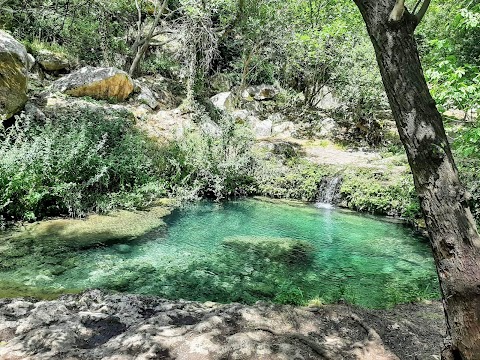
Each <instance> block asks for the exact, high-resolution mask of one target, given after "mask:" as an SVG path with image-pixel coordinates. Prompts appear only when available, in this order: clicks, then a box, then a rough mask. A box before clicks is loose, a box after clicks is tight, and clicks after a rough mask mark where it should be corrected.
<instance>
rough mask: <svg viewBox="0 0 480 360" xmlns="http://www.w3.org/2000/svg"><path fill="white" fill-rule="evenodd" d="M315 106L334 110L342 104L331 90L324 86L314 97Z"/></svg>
mask: <svg viewBox="0 0 480 360" xmlns="http://www.w3.org/2000/svg"><path fill="white" fill-rule="evenodd" d="M315 103H316V104H317V105H316V107H317V108H318V109H321V110H335V109H338V108H340V107H341V106H342V103H341V102H340V100H339V99H338V98H337V97H335V95H334V93H333V90H332V89H331V88H329V87H328V86H324V87H323V88H322V89H321V90H320V92H319V94H318V95H317V96H316V97H315Z"/></svg>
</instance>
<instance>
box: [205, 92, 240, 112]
mask: <svg viewBox="0 0 480 360" xmlns="http://www.w3.org/2000/svg"><path fill="white" fill-rule="evenodd" d="M210 101H211V102H212V104H213V105H214V106H215V107H216V108H217V109H220V110H233V109H234V108H235V100H234V97H233V94H232V93H231V92H230V91H227V92H223V93H220V94H217V95H215V96H212V97H211V98H210Z"/></svg>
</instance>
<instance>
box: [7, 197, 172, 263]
mask: <svg viewBox="0 0 480 360" xmlns="http://www.w3.org/2000/svg"><path fill="white" fill-rule="evenodd" d="M169 213H170V210H169V208H167V207H164V206H158V207H153V208H151V209H149V210H148V211H126V210H120V211H115V212H112V213H111V214H108V215H90V216H89V217H87V218H86V219H55V220H47V221H41V222H38V223H34V224H29V225H27V226H26V227H25V228H24V229H23V231H19V232H15V233H13V234H12V235H11V236H10V241H11V242H12V243H15V241H23V242H25V241H26V240H33V241H34V242H35V243H38V244H41V246H42V247H49V248H53V247H55V246H58V245H66V246H68V247H73V248H85V247H89V246H92V245H95V244H100V243H103V244H105V243H113V242H120V241H128V240H132V239H135V238H137V237H139V236H145V235H148V234H149V233H151V232H155V231H157V230H159V228H162V227H163V225H164V224H163V221H162V220H161V218H162V217H164V216H165V215H168V214H169ZM0 241H1V239H0ZM123 250H125V249H123ZM11 251H12V252H13V249H12V250H11ZM17 252H19V253H20V254H19V255H18V256H22V251H17ZM12 256H15V255H14V254H13V253H12Z"/></svg>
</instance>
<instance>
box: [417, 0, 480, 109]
mask: <svg viewBox="0 0 480 360" xmlns="http://www.w3.org/2000/svg"><path fill="white" fill-rule="evenodd" d="M420 36H421V39H420V40H421V43H422V44H423V60H424V64H425V65H426V71H425V75H426V77H427V80H428V81H429V83H430V85H431V92H432V95H433V96H434V98H435V100H436V101H437V102H438V103H439V105H440V106H441V110H443V109H450V108H457V109H465V110H468V109H472V108H476V107H478V106H479V104H480V75H479V74H480V46H478V44H479V43H480V4H478V3H475V2H473V1H465V0H462V1H456V2H453V1H446V2H444V3H435V4H432V6H431V7H430V9H429V11H428V12H427V16H426V18H425V22H424V24H422V27H421V34H420Z"/></svg>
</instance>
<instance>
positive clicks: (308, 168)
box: [255, 158, 333, 201]
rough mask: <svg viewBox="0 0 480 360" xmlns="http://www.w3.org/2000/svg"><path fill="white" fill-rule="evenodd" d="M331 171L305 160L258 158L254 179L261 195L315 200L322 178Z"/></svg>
mask: <svg viewBox="0 0 480 360" xmlns="http://www.w3.org/2000/svg"><path fill="white" fill-rule="evenodd" d="M332 171H333V169H331V168H328V167H322V166H318V165H315V164H312V163H311V162H309V161H306V160H300V159H291V160H288V161H287V162H286V163H285V164H283V163H282V161H281V160H279V159H275V158H270V159H263V160H259V165H258V166H257V167H256V168H255V181H256V186H257V191H258V193H259V194H261V195H265V196H269V197H274V198H287V199H299V200H304V201H315V200H316V197H317V195H318V188H319V186H320V183H321V181H322V178H323V177H324V176H327V175H329V174H331V172H332Z"/></svg>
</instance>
